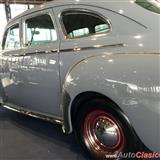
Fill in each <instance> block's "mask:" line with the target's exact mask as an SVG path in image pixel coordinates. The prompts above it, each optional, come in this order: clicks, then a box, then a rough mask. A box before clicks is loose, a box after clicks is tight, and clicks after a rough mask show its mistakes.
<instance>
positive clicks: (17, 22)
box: [2, 21, 22, 51]
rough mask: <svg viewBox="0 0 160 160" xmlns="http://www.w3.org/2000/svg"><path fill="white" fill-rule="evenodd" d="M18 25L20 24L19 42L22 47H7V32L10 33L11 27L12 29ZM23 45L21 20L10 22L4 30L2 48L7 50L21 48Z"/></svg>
mask: <svg viewBox="0 0 160 160" xmlns="http://www.w3.org/2000/svg"><path fill="white" fill-rule="evenodd" d="M16 25H18V26H19V44H20V47H19V48H13V49H5V43H6V40H7V33H8V30H9V29H12V28H13V27H14V26H16ZM21 47H22V45H21V23H20V22H19V21H16V22H14V23H12V24H8V25H7V26H6V29H5V31H4V34H3V40H2V50H4V51H6V50H11V51H12V50H19V49H21Z"/></svg>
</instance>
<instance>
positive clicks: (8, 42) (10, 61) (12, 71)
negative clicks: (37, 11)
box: [1, 19, 23, 104]
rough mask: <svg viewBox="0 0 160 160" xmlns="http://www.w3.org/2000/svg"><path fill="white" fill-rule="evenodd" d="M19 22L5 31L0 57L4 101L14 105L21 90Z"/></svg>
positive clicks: (12, 24) (11, 24) (10, 25)
mask: <svg viewBox="0 0 160 160" xmlns="http://www.w3.org/2000/svg"><path fill="white" fill-rule="evenodd" d="M20 27H21V20H20V19H18V20H16V21H13V22H11V23H10V24H9V25H8V26H7V29H6V31H5V34H4V39H3V45H2V46H3V53H2V56H1V62H2V73H1V83H2V86H3V89H4V92H5V101H6V102H7V103H11V104H16V103H17V101H18V100H19V94H20V89H21V83H20V81H21V71H20V66H21V64H22V61H23V60H22V59H23V58H22V57H20V56H19V55H20V54H21V51H22V50H21V36H20V34H21V29H20Z"/></svg>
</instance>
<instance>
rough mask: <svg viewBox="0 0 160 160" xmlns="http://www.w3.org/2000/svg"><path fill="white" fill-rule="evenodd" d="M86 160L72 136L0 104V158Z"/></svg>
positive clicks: (4, 159) (6, 159)
mask: <svg viewBox="0 0 160 160" xmlns="http://www.w3.org/2000/svg"><path fill="white" fill-rule="evenodd" d="M64 159H65V160H86V159H88V158H86V157H85V156H84V155H83V154H82V150H81V148H80V146H79V144H78V143H77V141H76V139H75V137H74V135H65V134H63V132H62V130H61V127H60V126H57V125H53V124H51V123H48V122H44V121H42V120H38V119H35V118H32V117H27V116H24V115H21V114H18V113H15V112H11V111H8V110H6V109H4V108H2V107H0V160H64Z"/></svg>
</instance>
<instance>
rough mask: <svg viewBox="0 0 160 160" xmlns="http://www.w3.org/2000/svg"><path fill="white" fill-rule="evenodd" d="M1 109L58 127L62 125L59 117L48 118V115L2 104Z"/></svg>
mask: <svg viewBox="0 0 160 160" xmlns="http://www.w3.org/2000/svg"><path fill="white" fill-rule="evenodd" d="M2 107H4V108H6V109H8V110H11V111H14V112H18V113H21V114H24V115H27V116H31V117H34V118H38V119H42V120H45V121H48V122H51V123H55V124H58V125H63V119H62V118H60V117H56V116H55V117H54V116H48V115H45V114H41V113H37V112H34V111H30V110H25V109H23V108H19V107H16V106H13V105H11V104H2Z"/></svg>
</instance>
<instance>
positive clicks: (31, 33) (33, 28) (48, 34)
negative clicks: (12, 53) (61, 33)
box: [26, 14, 57, 45]
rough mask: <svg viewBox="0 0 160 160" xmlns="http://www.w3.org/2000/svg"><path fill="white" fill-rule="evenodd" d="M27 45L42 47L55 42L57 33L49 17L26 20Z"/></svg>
mask: <svg viewBox="0 0 160 160" xmlns="http://www.w3.org/2000/svg"><path fill="white" fill-rule="evenodd" d="M26 26H27V43H28V44H29V45H43V44H48V43H51V42H54V41H56V40H57V33H56V30H55V28H54V25H53V22H52V19H51V17H50V16H49V15H47V14H45V15H40V16H37V17H34V18H30V19H28V20H26Z"/></svg>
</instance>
